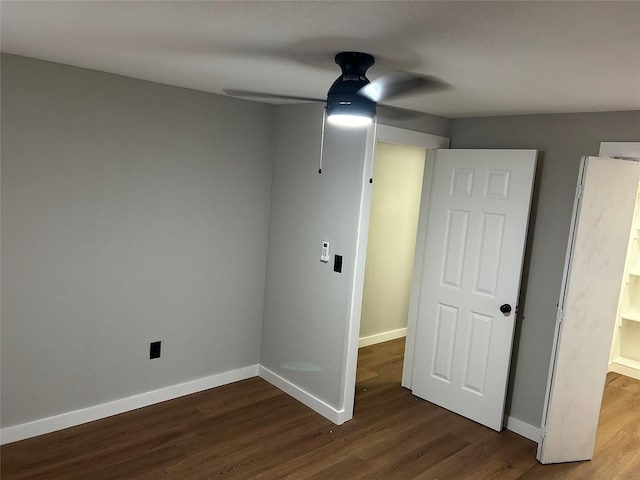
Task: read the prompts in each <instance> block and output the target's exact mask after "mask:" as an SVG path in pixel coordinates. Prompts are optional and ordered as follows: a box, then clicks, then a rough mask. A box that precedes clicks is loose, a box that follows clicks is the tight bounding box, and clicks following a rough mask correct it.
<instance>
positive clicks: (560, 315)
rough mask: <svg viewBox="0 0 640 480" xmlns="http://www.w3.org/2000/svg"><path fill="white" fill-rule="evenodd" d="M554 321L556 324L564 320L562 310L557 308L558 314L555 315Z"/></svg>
mask: <svg viewBox="0 0 640 480" xmlns="http://www.w3.org/2000/svg"><path fill="white" fill-rule="evenodd" d="M556 320H557V322H558V323H562V320H564V310H562V308H560V307H558V313H557V315H556Z"/></svg>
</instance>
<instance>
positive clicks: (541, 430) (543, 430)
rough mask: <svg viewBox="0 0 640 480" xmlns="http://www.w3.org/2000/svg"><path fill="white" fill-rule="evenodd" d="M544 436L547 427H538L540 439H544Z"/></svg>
mask: <svg viewBox="0 0 640 480" xmlns="http://www.w3.org/2000/svg"><path fill="white" fill-rule="evenodd" d="M546 436H547V429H546V428H544V427H542V428H541V429H540V441H542V440H544V439H545V437H546Z"/></svg>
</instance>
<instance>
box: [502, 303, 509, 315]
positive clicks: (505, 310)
mask: <svg viewBox="0 0 640 480" xmlns="http://www.w3.org/2000/svg"><path fill="white" fill-rule="evenodd" d="M500 311H501V312H502V313H504V314H507V313H510V312H511V305H509V304H508V303H505V304H504V305H500Z"/></svg>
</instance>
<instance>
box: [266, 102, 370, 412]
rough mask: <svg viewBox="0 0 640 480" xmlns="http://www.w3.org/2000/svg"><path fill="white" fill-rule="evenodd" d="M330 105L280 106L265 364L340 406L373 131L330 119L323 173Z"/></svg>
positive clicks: (268, 279)
mask: <svg viewBox="0 0 640 480" xmlns="http://www.w3.org/2000/svg"><path fill="white" fill-rule="evenodd" d="M322 108H323V107H322V105H293V106H286V107H278V108H277V111H276V130H275V138H276V141H275V155H274V162H273V184H272V196H271V218H270V226H269V252H268V262H267V281H266V293H265V303H264V323H263V337H262V365H264V366H265V367H267V368H269V369H270V370H272V371H274V372H275V373H277V374H279V375H281V376H282V377H284V378H285V379H287V380H289V381H290V382H291V383H293V384H295V385H297V386H298V387H300V388H302V389H304V390H305V391H307V392H309V393H311V394H312V395H315V396H316V397H318V398H320V399H321V400H323V401H325V402H326V403H328V404H329V405H331V406H333V407H334V408H336V409H339V408H340V406H341V402H342V399H341V388H340V387H341V379H342V372H343V368H344V356H345V335H346V331H347V320H348V305H349V298H350V292H351V289H352V280H353V275H352V272H353V269H354V265H355V263H354V262H355V258H354V253H355V240H356V233H357V232H356V228H357V216H358V211H359V206H360V194H361V191H362V171H363V170H362V169H363V164H364V163H363V162H364V149H365V142H366V130H365V129H346V130H345V129H337V128H332V127H331V126H327V128H326V134H325V150H324V165H323V169H322V172H323V173H322V175H318V160H319V156H320V151H319V147H320V132H321V129H322V123H321V122H322ZM324 240H327V241H329V242H331V254H332V260H331V262H329V263H322V262H320V250H321V245H322V242H323V241H324ZM335 254H339V255H343V257H344V263H343V273H342V274H339V273H335V272H334V271H333V256H334V255H335ZM292 364H293V368H291V367H292ZM300 364H302V368H297V367H296V366H300ZM305 366H306V367H309V368H308V369H305V368H304V367H305ZM309 370H310V371H309Z"/></svg>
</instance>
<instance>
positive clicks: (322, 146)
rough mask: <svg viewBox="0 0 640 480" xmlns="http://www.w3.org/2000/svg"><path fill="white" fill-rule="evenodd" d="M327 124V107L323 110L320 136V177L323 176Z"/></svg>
mask: <svg viewBox="0 0 640 480" xmlns="http://www.w3.org/2000/svg"><path fill="white" fill-rule="evenodd" d="M325 123H327V107H325V108H323V109H322V133H321V135H320V168H318V175H322V156H323V154H324V124H325Z"/></svg>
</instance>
